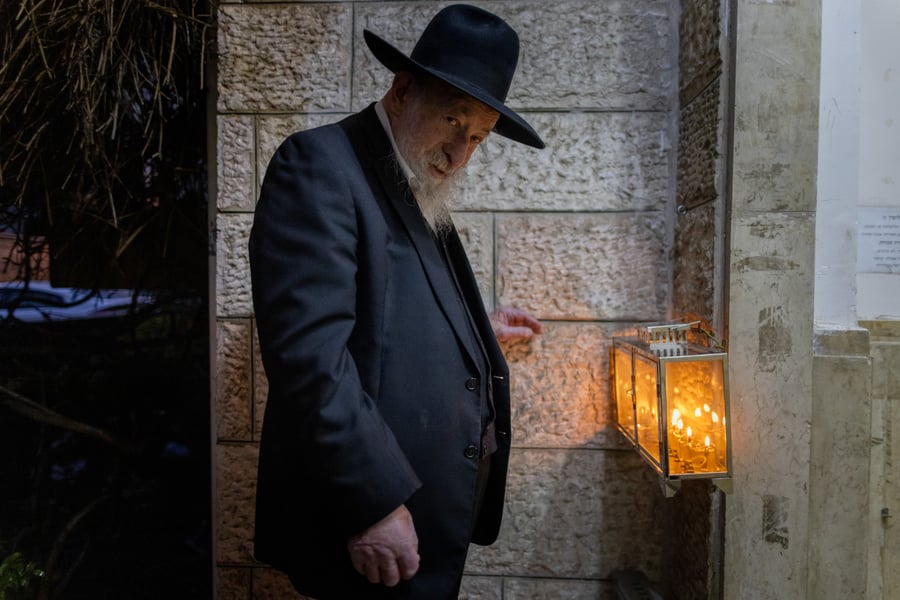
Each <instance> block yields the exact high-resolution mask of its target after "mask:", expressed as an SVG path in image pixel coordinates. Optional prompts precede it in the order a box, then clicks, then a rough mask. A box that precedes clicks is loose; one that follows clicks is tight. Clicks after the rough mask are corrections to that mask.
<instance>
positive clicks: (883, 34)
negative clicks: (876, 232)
mask: <svg viewBox="0 0 900 600" xmlns="http://www.w3.org/2000/svg"><path fill="white" fill-rule="evenodd" d="M835 1H838V0H835ZM861 5H862V6H861V8H862V38H861V41H862V69H861V77H860V81H861V86H860V136H859V138H860V152H859V158H860V160H859V205H860V207H887V208H890V209H891V210H890V211H888V212H889V214H891V215H893V216H900V35H898V32H900V0H864V1H862V2H861ZM898 220H900V219H897V220H895V221H894V222H895V223H896V222H897V221H898ZM895 232H896V230H895ZM894 241H895V242H896V241H898V240H897V239H895V240H894ZM856 283H857V313H858V316H859V318H860V319H863V320H875V319H900V272H897V271H896V270H895V271H894V272H893V273H859V274H858V275H857V281H856Z"/></svg>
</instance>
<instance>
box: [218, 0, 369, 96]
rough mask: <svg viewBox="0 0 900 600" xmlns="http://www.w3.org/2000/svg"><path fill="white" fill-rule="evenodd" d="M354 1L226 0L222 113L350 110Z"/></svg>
mask: <svg viewBox="0 0 900 600" xmlns="http://www.w3.org/2000/svg"><path fill="white" fill-rule="evenodd" d="M352 15H353V5H352V4H350V3H330V4H318V3H317V4H277V5H262V4H261V5H258V6H246V5H245V6H223V7H221V10H220V11H219V27H218V51H219V56H218V65H219V72H218V84H219V87H218V91H219V100H218V103H219V106H218V109H219V111H220V112H241V111H250V112H272V111H275V112H279V111H280V112H287V111H323V110H347V108H348V106H349V104H350V53H351V42H350V40H351V37H350V36H351V30H352Z"/></svg>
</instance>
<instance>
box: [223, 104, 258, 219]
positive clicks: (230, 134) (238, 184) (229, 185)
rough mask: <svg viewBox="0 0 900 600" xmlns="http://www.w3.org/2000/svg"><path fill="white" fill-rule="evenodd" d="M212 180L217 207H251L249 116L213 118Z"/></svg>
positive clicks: (251, 151)
mask: <svg viewBox="0 0 900 600" xmlns="http://www.w3.org/2000/svg"><path fill="white" fill-rule="evenodd" d="M216 123H217V127H218V131H217V132H216V135H217V143H216V149H217V152H216V179H217V194H216V195H217V199H216V203H217V204H218V209H219V210H221V211H250V210H253V204H254V202H253V199H254V197H255V196H254V193H255V189H254V183H255V180H256V179H255V171H254V170H253V166H254V163H255V160H254V159H255V154H254V147H255V141H254V136H253V117H250V116H247V115H229V116H226V115H220V116H219V117H218V119H216Z"/></svg>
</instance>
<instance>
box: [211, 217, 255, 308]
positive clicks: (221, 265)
mask: <svg viewBox="0 0 900 600" xmlns="http://www.w3.org/2000/svg"><path fill="white" fill-rule="evenodd" d="M252 226H253V215H252V214H248V213H220V214H219V215H218V217H217V218H216V315H217V316H218V317H220V318H228V317H249V316H250V315H252V314H253V295H252V291H251V286H250V254H249V250H248V248H247V244H248V242H249V241H250V228H251V227H252Z"/></svg>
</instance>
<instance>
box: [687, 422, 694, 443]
mask: <svg viewBox="0 0 900 600" xmlns="http://www.w3.org/2000/svg"><path fill="white" fill-rule="evenodd" d="M692 435H693V432H692V431H691V426H690V425H688V428H687V438H688V441H691V436H692Z"/></svg>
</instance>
